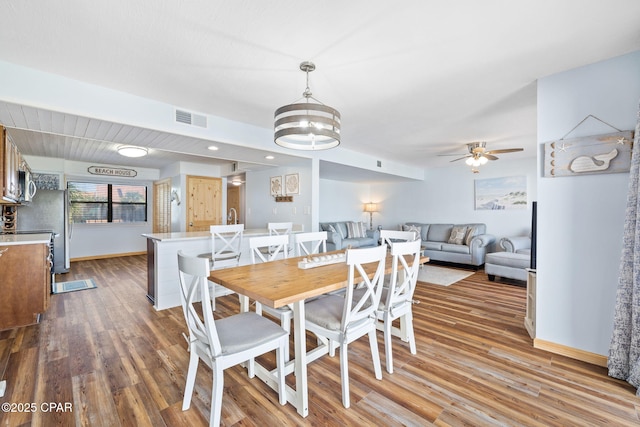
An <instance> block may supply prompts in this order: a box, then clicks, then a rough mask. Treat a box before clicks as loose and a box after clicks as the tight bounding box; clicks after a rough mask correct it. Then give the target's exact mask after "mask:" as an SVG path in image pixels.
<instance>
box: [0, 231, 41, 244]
mask: <svg viewBox="0 0 640 427" xmlns="http://www.w3.org/2000/svg"><path fill="white" fill-rule="evenodd" d="M50 242H51V234H49V233H38V234H0V246H5V245H33V244H37V243H46V244H47V245H48V244H49V243H50Z"/></svg>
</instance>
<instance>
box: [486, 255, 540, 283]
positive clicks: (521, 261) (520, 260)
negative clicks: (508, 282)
mask: <svg viewBox="0 0 640 427" xmlns="http://www.w3.org/2000/svg"><path fill="white" fill-rule="evenodd" d="M529 264H530V257H529V255H527V254H518V253H513V252H494V253H490V254H487V256H486V258H485V264H484V271H485V273H487V276H489V280H490V281H492V282H493V281H494V280H495V279H496V276H499V277H503V278H506V279H515V280H523V281H526V280H527V270H526V269H527V268H529Z"/></svg>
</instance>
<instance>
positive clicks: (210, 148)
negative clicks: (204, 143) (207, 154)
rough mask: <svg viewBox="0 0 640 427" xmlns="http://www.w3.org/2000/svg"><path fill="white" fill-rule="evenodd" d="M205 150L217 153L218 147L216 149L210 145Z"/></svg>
mask: <svg viewBox="0 0 640 427" xmlns="http://www.w3.org/2000/svg"><path fill="white" fill-rule="evenodd" d="M207 148H208V149H209V150H211V151H218V147H216V146H215V145H210V146H208V147H207Z"/></svg>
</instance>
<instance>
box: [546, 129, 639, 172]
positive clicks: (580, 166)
mask: <svg viewBox="0 0 640 427" xmlns="http://www.w3.org/2000/svg"><path fill="white" fill-rule="evenodd" d="M632 141H633V132H632V131H624V132H615V133H608V134H603V135H592V136H584V137H581V138H573V139H560V140H558V141H551V142H547V143H545V145H544V176H545V177H561V176H579V175H590V174H602V173H621V172H629V169H630V167H631V147H632V144H633V142H632Z"/></svg>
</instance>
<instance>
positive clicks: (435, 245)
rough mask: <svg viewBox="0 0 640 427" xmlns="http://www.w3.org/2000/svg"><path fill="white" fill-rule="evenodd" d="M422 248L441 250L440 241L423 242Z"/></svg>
mask: <svg viewBox="0 0 640 427" xmlns="http://www.w3.org/2000/svg"><path fill="white" fill-rule="evenodd" d="M424 248H425V249H426V250H431V251H440V250H442V242H424Z"/></svg>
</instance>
